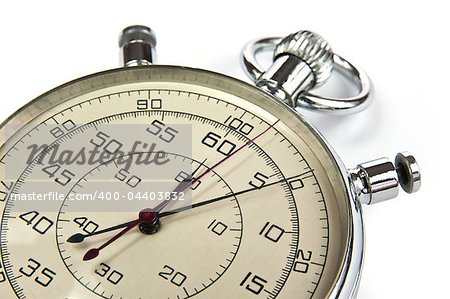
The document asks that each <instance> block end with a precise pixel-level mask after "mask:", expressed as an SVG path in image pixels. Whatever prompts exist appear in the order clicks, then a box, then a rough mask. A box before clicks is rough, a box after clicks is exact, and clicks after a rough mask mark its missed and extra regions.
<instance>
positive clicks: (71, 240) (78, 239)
mask: <svg viewBox="0 0 450 299" xmlns="http://www.w3.org/2000/svg"><path fill="white" fill-rule="evenodd" d="M312 171H313V170H312V169H311V170H308V171H306V172H304V173H302V174H298V175H295V176H291V177H289V178H285V179H281V180H279V181H276V182H272V183H269V184H266V185H264V186H262V187H256V188H249V189H246V190H242V191H239V192H236V193H230V194H226V195H223V196H219V197H216V198H212V199H209V200H205V201H202V202H199V203H195V204H193V205H190V206H186V207H182V208H178V209H175V210H172V211H167V212H162V213H160V214H159V215H158V217H159V218H163V217H167V216H171V215H174V214H178V213H181V212H184V211H188V210H191V209H195V208H199V207H202V206H205V205H209V204H212V203H215V202H218V201H221V200H224V199H227V198H230V197H234V196H238V195H242V194H245V193H248V192H251V191H255V190H261V189H264V188H267V187H270V186H273V185H276V184H280V183H283V182H288V181H289V180H292V179H295V178H297V177H300V176H302V175H305V174H307V173H308V172H312ZM133 222H134V221H129V222H126V223H122V224H119V225H115V226H112V227H109V228H105V229H102V230H99V231H96V232H94V233H92V234H86V235H83V234H75V235H73V236H71V237H70V238H69V239H68V240H67V242H69V243H81V242H83V241H84V239H85V238H88V237H92V236H96V235H99V234H103V233H107V232H111V231H114V230H117V229H120V228H125V227H127V226H128V225H130V224H131V223H133Z"/></svg>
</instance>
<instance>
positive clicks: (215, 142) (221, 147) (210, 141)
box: [202, 132, 236, 156]
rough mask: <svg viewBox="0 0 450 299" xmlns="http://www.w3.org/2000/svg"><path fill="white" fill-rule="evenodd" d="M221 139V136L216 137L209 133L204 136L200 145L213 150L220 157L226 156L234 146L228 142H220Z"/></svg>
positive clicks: (214, 134)
mask: <svg viewBox="0 0 450 299" xmlns="http://www.w3.org/2000/svg"><path fill="white" fill-rule="evenodd" d="M221 139H222V136H220V135H217V134H216V133H213V132H209V133H208V134H206V136H205V138H203V140H202V143H203V144H204V145H206V146H207V147H210V148H215V149H216V151H218V152H219V153H221V154H222V155H225V156H228V155H230V154H231V153H232V152H233V150H234V149H235V148H236V144H234V143H232V142H231V141H228V140H224V141H221Z"/></svg>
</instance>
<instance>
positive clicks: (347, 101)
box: [242, 31, 371, 114]
mask: <svg viewBox="0 0 450 299" xmlns="http://www.w3.org/2000/svg"><path fill="white" fill-rule="evenodd" d="M314 43H315V44H314ZM262 51H272V52H274V53H275V55H274V63H273V64H272V66H270V67H269V68H268V69H267V70H265V69H264V68H263V67H261V65H260V64H259V62H258V61H257V59H256V55H257V54H258V53H260V52H262ZM308 51H309V52H308ZM314 59H315V60H314ZM327 60H328V61H329V62H330V63H328V64H327ZM242 63H243V69H244V71H245V73H246V74H247V75H248V76H249V77H250V78H251V79H252V80H253V81H254V82H255V83H256V85H257V86H258V87H260V88H262V89H264V90H265V91H267V92H269V93H271V94H273V95H275V96H276V97H278V98H280V99H282V100H283V101H284V102H286V103H287V104H288V105H289V106H291V107H293V108H297V107H301V108H306V109H309V110H313V111H320V112H327V113H333V114H347V113H354V112H358V111H361V110H363V109H365V108H367V106H369V104H370V102H371V97H370V90H371V83H370V79H369V77H368V76H367V75H366V73H365V72H364V71H363V70H362V69H360V68H358V67H356V66H355V65H353V64H352V63H350V62H349V61H347V60H346V59H344V58H342V57H341V56H339V55H337V54H334V53H333V52H332V51H331V48H330V47H329V45H328V44H327V43H326V41H324V40H323V39H322V38H321V37H320V36H319V35H317V34H315V33H312V32H310V31H300V32H297V33H294V34H292V35H290V36H288V37H286V38H284V39H283V38H279V37H272V38H263V39H258V40H254V41H251V42H249V43H247V44H246V45H245V47H244V48H243V51H242ZM313 63H314V65H313ZM320 67H322V69H321V71H320V74H319V71H317V69H319V70H320ZM332 69H334V70H336V71H338V72H340V73H341V74H342V75H344V76H345V77H346V78H348V79H349V80H351V81H352V82H354V84H356V85H357V87H358V88H359V93H358V94H357V95H355V96H352V97H348V98H333V97H324V96H319V95H316V94H314V93H310V92H309V90H310V89H313V88H314V87H317V86H318V85H320V84H322V83H323V82H325V81H326V80H327V79H328V76H329V74H331V70H332ZM315 72H316V73H315ZM324 73H325V75H324ZM319 75H320V78H319ZM324 76H325V77H324ZM317 79H320V82H318V80H317Z"/></svg>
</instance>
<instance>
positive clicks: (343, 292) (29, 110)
mask: <svg viewBox="0 0 450 299" xmlns="http://www.w3.org/2000/svg"><path fill="white" fill-rule="evenodd" d="M149 70H150V71H154V72H157V71H159V72H160V73H167V74H172V75H173V74H175V73H178V74H177V75H178V76H177V77H178V78H182V77H183V76H181V75H180V74H182V73H183V72H184V73H185V74H188V73H189V72H190V73H192V72H193V73H196V74H197V75H199V74H200V75H201V76H200V77H203V78H208V77H211V78H212V77H214V78H215V79H217V82H222V83H225V84H223V86H221V85H220V83H219V84H218V83H217V82H216V83H215V84H212V83H210V82H208V80H206V81H205V82H202V81H198V82H195V84H198V85H202V86H206V87H212V88H216V89H219V90H220V89H223V90H224V91H226V92H230V91H229V90H228V89H227V86H226V85H227V84H233V85H234V86H233V87H234V88H238V89H239V88H240V89H241V90H242V91H246V92H248V93H257V94H258V96H259V97H260V98H261V99H264V100H268V101H271V102H272V103H273V104H274V105H275V106H276V107H277V108H279V109H282V110H284V111H286V113H289V114H290V116H291V117H295V118H297V119H298V121H300V122H301V123H303V124H304V125H305V126H306V127H307V129H308V130H309V131H310V132H311V133H312V134H313V136H314V137H315V138H317V140H318V141H319V143H320V144H321V146H322V147H323V149H324V150H325V151H326V152H327V154H328V156H329V157H330V158H331V160H332V162H333V163H334V164H335V165H334V166H335V168H336V170H338V171H339V173H340V176H341V179H342V183H343V185H344V189H345V192H346V195H347V199H348V203H347V206H348V207H349V211H348V212H349V219H348V220H349V223H348V224H349V228H348V241H347V244H346V246H347V251H346V254H345V256H344V260H343V261H342V264H341V269H340V274H339V276H338V278H337V279H336V281H335V284H334V287H333V289H332V290H330V292H329V298H333V299H343V298H353V297H355V295H356V293H357V289H358V285H359V280H360V275H361V268H362V262H363V245H364V234H363V220H362V211H361V206H360V203H359V202H358V201H357V199H356V195H355V192H354V190H353V189H352V187H351V186H352V185H351V183H350V180H349V175H348V172H347V169H346V168H345V166H344V164H343V163H342V161H341V160H340V158H339V156H338V155H337V154H336V153H335V152H334V150H333V149H332V147H331V146H330V145H329V144H328V142H327V141H326V140H325V138H324V137H323V136H322V135H321V133H320V132H319V131H318V130H317V129H316V128H315V127H314V126H313V125H312V124H311V123H310V122H309V121H308V120H306V119H305V118H304V117H303V116H302V115H301V114H299V113H298V112H297V111H295V110H293V109H292V108H290V107H289V106H287V105H286V104H284V103H282V102H281V101H279V100H278V99H276V98H275V97H273V96H271V95H269V94H267V93H265V92H263V91H262V90H260V89H258V88H257V87H255V86H253V85H250V84H248V83H246V82H243V81H241V80H238V79H235V78H233V77H229V76H226V75H223V74H220V73H216V72H212V71H208V70H202V69H195V68H187V67H181V66H169V65H152V66H140V67H132V68H118V69H112V70H107V71H103V72H98V73H94V74H91V75H88V76H85V77H81V78H78V79H75V80H73V81H70V82H68V83H65V84H63V85H60V86H58V87H56V88H54V89H52V90H50V91H48V92H46V93H44V94H43V95H41V96H39V97H37V98H35V99H34V100H32V101H30V102H29V103H27V104H26V105H24V106H23V107H22V108H20V109H19V110H17V111H16V112H15V113H14V114H13V115H11V116H10V117H9V118H7V119H6V120H5V121H4V122H3V123H1V124H0V151H1V149H2V148H3V146H4V145H5V144H6V142H7V141H8V140H9V139H10V138H11V137H13V136H14V135H15V134H16V133H17V132H18V131H19V130H20V129H21V128H22V127H24V126H26V125H27V124H29V123H30V122H32V121H33V120H34V119H36V118H37V117H38V116H40V115H41V114H42V113H44V112H45V111H47V110H48V109H50V108H53V107H54V106H57V105H59V104H61V103H64V102H66V101H69V100H71V99H72V98H73V97H76V96H79V95H81V94H84V93H88V92H90V91H93V90H97V89H100V88H106V87H109V86H115V85H118V84H123V83H124V82H115V81H114V80H112V81H108V79H110V80H111V79H112V78H114V75H117V74H118V73H120V72H129V73H130V74H129V75H130V77H129V78H127V80H129V81H131V80H134V82H138V81H142V77H139V76H138V75H137V72H140V71H144V72H145V71H149ZM100 77H103V79H105V80H103V81H102V82H100V81H101V80H98V79H99V78H100ZM148 79H149V80H156V79H159V80H168V79H172V80H173V78H162V77H160V78H148ZM94 82H95V84H97V85H95V84H94ZM125 82H126V81H125ZM190 83H191V84H192V83H193V82H190ZM74 86H76V87H78V88H79V90H76V91H74V93H72V94H73V96H72V97H58V96H56V94H57V93H59V92H60V91H61V90H63V89H65V88H69V89H70V88H73V87H74ZM239 96H241V97H242V96H243V94H240V95H239ZM249 101H250V102H252V103H254V104H256V105H258V104H257V103H255V102H254V101H251V100H249ZM9 124H13V125H12V126H7V125H9Z"/></svg>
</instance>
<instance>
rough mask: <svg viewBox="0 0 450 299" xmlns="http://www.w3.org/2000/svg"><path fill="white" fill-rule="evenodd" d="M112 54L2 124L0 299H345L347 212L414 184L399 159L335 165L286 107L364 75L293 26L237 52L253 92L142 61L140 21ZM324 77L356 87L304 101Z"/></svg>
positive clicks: (295, 107) (350, 292)
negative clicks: (108, 63) (269, 58)
mask: <svg viewBox="0 0 450 299" xmlns="http://www.w3.org/2000/svg"><path fill="white" fill-rule="evenodd" d="M120 46H121V49H122V54H123V59H124V67H122V68H119V69H115V70H110V71H106V72H101V73H97V74H93V75H90V76H87V77H84V78H81V79H77V80H75V81H72V82H69V83H67V84H65V85H62V86H60V87H57V88H56V89H53V90H51V91H49V92H47V93H46V94H44V95H42V96H40V97H38V98H37V99H35V100H33V101H32V102H30V103H29V104H27V105H26V106H25V107H23V108H22V109H20V110H19V111H17V112H16V113H15V114H14V115H13V116H11V117H10V118H9V119H7V120H6V121H5V122H4V123H3V124H2V125H1V127H0V145H1V148H0V180H1V183H0V210H1V216H0V217H1V236H0V237H1V238H0V240H1V251H0V255H1V259H0V294H1V295H0V297H1V298H21V299H24V298H123V299H139V298H171V299H181V298H287V299H297V298H298V299H300V298H351V297H354V296H355V294H356V291H357V287H358V281H359V277H360V271H361V264H362V257H363V230H362V217H361V204H372V203H376V202H380V201H384V200H387V199H390V198H393V197H395V196H396V195H397V194H398V190H399V186H401V187H402V188H403V189H404V190H405V191H407V192H408V193H411V192H414V191H417V190H418V189H419V186H420V173H419V170H418V166H417V163H416V161H415V159H414V157H413V156H412V155H411V154H409V153H407V152H402V153H400V154H398V155H397V157H396V159H395V162H394V163H391V162H390V161H389V160H387V159H385V158H383V159H378V160H374V161H371V162H366V163H361V164H360V165H358V166H357V167H355V168H352V169H350V170H346V168H345V167H344V166H343V165H342V163H341V162H340V160H339V158H338V157H337V155H336V154H335V153H334V152H333V151H332V150H331V148H330V147H329V146H328V145H327V143H326V142H325V140H324V139H323V138H322V137H321V135H320V134H319V133H318V132H317V131H316V130H315V129H314V127H313V126H311V125H310V124H309V123H308V121H307V120H305V119H304V118H303V117H302V116H301V114H300V113H299V112H298V111H300V112H301V110H302V109H312V110H320V111H328V112H338V113H339V112H346V111H349V110H353V109H358V108H364V107H365V106H367V104H368V102H369V99H370V98H369V90H370V82H369V80H368V78H367V76H366V75H365V74H364V72H362V71H361V70H360V69H358V68H356V67H355V66H354V65H352V64H351V63H349V62H348V61H347V60H345V59H343V58H342V57H340V56H338V55H336V54H333V52H332V51H331V49H330V46H329V45H328V43H327V42H326V41H324V40H323V39H322V38H321V37H320V36H318V35H317V34H314V33H312V32H308V31H300V32H297V33H295V34H292V35H289V36H287V37H286V38H283V39H282V38H267V39H261V40H257V41H253V42H250V43H249V44H248V45H247V46H246V47H245V48H244V51H243V65H244V68H245V70H246V72H247V73H248V75H249V76H250V77H251V78H252V79H253V80H254V81H255V83H256V86H252V85H249V84H247V83H244V82H242V81H239V80H237V79H234V78H230V77H227V76H224V75H221V74H218V73H213V72H209V71H205V70H199V69H192V68H185V67H179V66H166V65H155V64H154V62H155V59H154V57H155V46H156V39H155V36H154V34H153V32H152V31H151V30H150V29H148V28H146V27H143V26H132V27H129V28H126V29H125V30H124V31H123V33H122V35H121V39H120ZM260 51H273V53H274V62H273V64H272V65H271V66H270V67H269V68H268V69H267V70H265V69H263V68H262V67H261V66H260V65H259V63H258V61H257V59H256V58H255V57H256V54H257V53H258V52H260ZM332 70H335V71H338V72H341V73H343V74H344V75H345V76H347V77H348V78H349V79H351V80H353V81H354V82H356V83H357V84H358V85H359V89H360V92H359V94H358V95H356V96H354V97H352V98H349V99H333V98H325V97H321V96H317V95H314V94H313V93H310V92H309V91H310V90H311V89H313V88H314V87H316V86H318V85H320V84H322V83H324V82H325V81H326V80H327V78H328V77H329V76H330V74H331V72H332Z"/></svg>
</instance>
